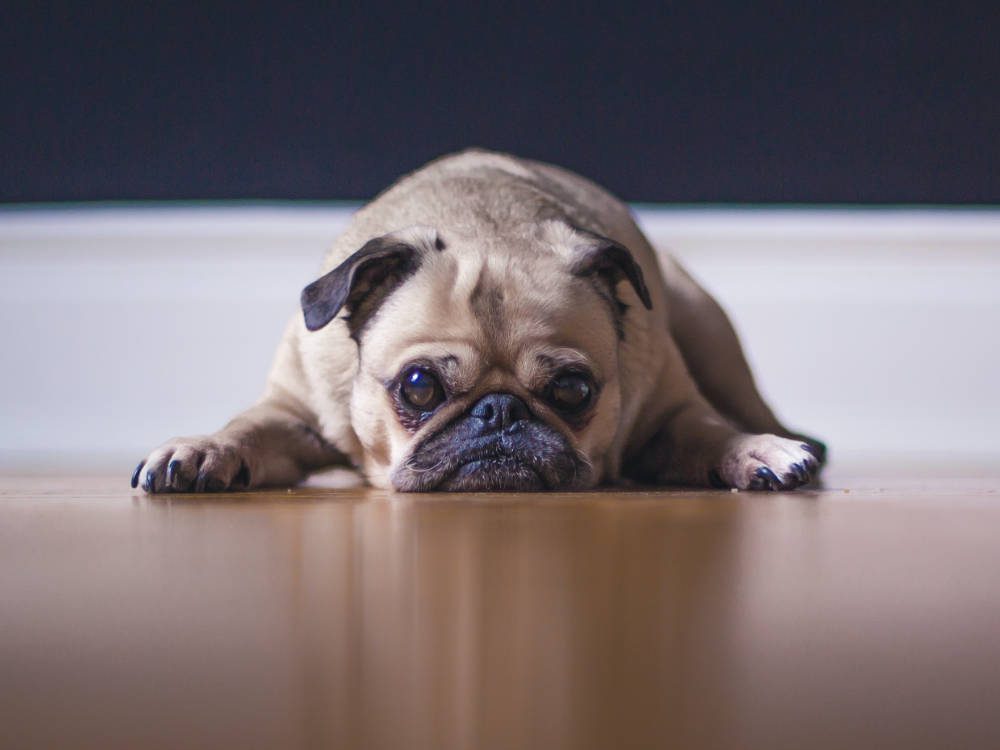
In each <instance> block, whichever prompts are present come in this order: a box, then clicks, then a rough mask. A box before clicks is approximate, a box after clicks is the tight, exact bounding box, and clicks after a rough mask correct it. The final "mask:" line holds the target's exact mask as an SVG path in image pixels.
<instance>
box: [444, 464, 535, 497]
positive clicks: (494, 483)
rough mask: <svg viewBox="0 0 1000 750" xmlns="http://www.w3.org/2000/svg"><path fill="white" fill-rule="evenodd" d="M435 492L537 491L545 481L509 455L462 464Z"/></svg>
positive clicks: (526, 465) (527, 466)
mask: <svg viewBox="0 0 1000 750" xmlns="http://www.w3.org/2000/svg"><path fill="white" fill-rule="evenodd" d="M438 489H441V490H445V491H448V492H538V491H540V490H545V489H547V487H546V485H545V481H544V480H543V479H542V477H541V476H539V475H538V473H537V472H536V471H535V470H534V469H532V468H531V467H530V466H529V465H528V464H525V463H523V462H521V461H519V460H517V459H516V458H513V457H510V456H500V457H497V458H488V459H480V460H473V461H469V462H467V463H464V464H462V465H461V466H459V467H458V469H457V470H456V471H455V473H454V474H452V475H451V476H449V477H447V478H446V479H445V480H444V481H443V482H442V483H441V484H440V485H439V486H438Z"/></svg>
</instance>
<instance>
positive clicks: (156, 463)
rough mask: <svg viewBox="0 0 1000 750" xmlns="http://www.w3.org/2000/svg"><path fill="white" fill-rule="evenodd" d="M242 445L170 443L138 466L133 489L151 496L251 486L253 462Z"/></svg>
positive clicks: (197, 440)
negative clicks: (162, 493)
mask: <svg viewBox="0 0 1000 750" xmlns="http://www.w3.org/2000/svg"><path fill="white" fill-rule="evenodd" d="M248 459H249V456H248V455H247V452H246V450H244V449H242V448H241V447H240V446H239V445H236V444H233V443H229V442H226V441H224V440H219V439H217V438H214V437H192V438H175V439H174V440H168V441H167V442H166V443H164V444H163V445H161V446H160V447H159V448H157V449H156V450H154V451H153V452H152V453H150V454H149V455H148V456H147V457H146V458H145V459H143V460H142V461H140V462H139V465H138V466H136V467H135V471H134V472H133V474H132V486H133V487H138V486H139V485H140V483H141V484H142V488H143V489H144V490H145V491H146V492H149V493H157V492H223V491H225V490H243V489H246V488H247V487H249V486H250V483H251V476H250V462H249V460H248Z"/></svg>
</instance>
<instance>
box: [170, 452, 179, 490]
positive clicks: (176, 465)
mask: <svg viewBox="0 0 1000 750" xmlns="http://www.w3.org/2000/svg"><path fill="white" fill-rule="evenodd" d="M179 468H181V462H180V461H178V460H177V459H176V458H175V459H174V460H172V461H171V462H170V463H169V464H167V485H168V486H171V485H173V483H174V477H175V476H176V475H177V470H178V469H179Z"/></svg>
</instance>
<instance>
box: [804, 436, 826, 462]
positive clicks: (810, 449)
mask: <svg viewBox="0 0 1000 750" xmlns="http://www.w3.org/2000/svg"><path fill="white" fill-rule="evenodd" d="M801 447H802V450H804V451H806V452H807V453H808V454H809V455H810V456H812V457H813V458H815V459H816V461H817V462H818V463H823V462H824V461H826V445H825V444H823V443H821V442H820V441H819V440H817V441H815V442H813V443H802V444H801Z"/></svg>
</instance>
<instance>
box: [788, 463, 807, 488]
mask: <svg viewBox="0 0 1000 750" xmlns="http://www.w3.org/2000/svg"><path fill="white" fill-rule="evenodd" d="M791 470H792V474H793V475H794V476H795V478H796V479H797V480H798V481H800V482H803V483H804V482H808V481H809V470H808V469H806V467H805V463H804V462H803V463H798V464H792V466H791Z"/></svg>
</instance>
